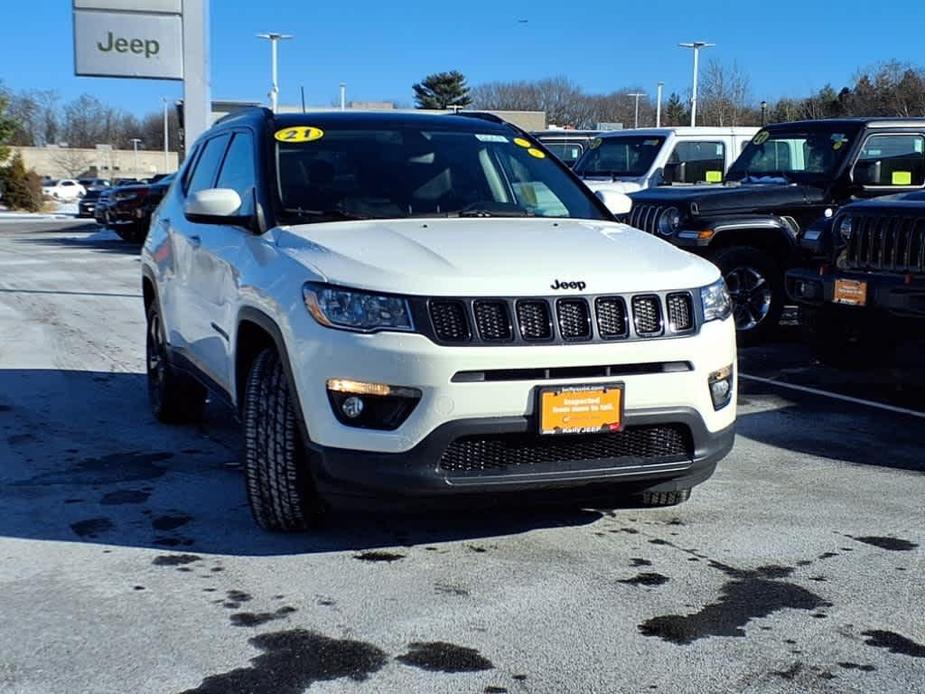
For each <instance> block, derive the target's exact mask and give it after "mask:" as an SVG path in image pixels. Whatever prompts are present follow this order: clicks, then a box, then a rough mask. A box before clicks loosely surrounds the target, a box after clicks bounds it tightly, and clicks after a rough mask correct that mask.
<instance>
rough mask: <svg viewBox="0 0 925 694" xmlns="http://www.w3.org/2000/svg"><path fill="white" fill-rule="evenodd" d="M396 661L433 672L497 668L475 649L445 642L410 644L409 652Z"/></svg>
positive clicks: (398, 657) (476, 670) (474, 670)
mask: <svg viewBox="0 0 925 694" xmlns="http://www.w3.org/2000/svg"><path fill="white" fill-rule="evenodd" d="M395 660H397V661H398V662H400V663H404V664H405V665H410V666H411V667H416V668H420V669H422V670H429V671H431V672H478V671H480V670H492V669H494V667H495V666H494V665H492V663H491V661H490V660H488V658H485V657H484V656H482V655H481V654H480V653H479V652H478V651H477V650H475V649H474V648H466V647H465V646H457V645H455V644H452V643H447V642H445V641H429V642H427V643H422V642H418V641H416V642H414V643H411V644H408V652H407V653H405V654H404V655H400V656H397V657H396V658H395Z"/></svg>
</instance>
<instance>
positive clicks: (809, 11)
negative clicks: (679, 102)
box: [0, 0, 925, 114]
mask: <svg viewBox="0 0 925 694" xmlns="http://www.w3.org/2000/svg"><path fill="white" fill-rule="evenodd" d="M888 5H889V12H879V11H878V12H874V11H871V10H870V5H869V3H862V2H859V1H856V0H846V1H843V2H839V3H837V4H836V3H830V2H822V1H819V0H803V1H802V2H795V1H792V0H777V1H776V2H773V3H771V2H751V3H747V2H741V1H740V2H725V1H724V0H714V1H713V2H691V1H685V2H669V1H667V0H646V1H637V0H620V1H619V2H609V3H604V2H598V3H587V4H584V5H581V4H580V3H575V4H574V5H570V4H569V3H565V2H562V1H561V0H558V1H557V2H552V1H549V0H542V1H536V0H534V1H533V2H528V1H527V0H508V1H507V2H498V1H497V0H494V1H491V2H488V1H485V0H468V1H466V2H442V1H441V0H434V1H431V2H406V1H401V0H390V1H389V2H383V1H382V0H350V2H344V1H343V0H341V1H339V2H308V1H304V0H300V1H299V2H295V1H294V0H212V27H211V39H212V95H213V98H232V99H249V100H261V99H265V95H266V92H267V89H268V86H269V85H268V81H269V47H268V45H267V43H266V42H265V41H260V40H258V39H256V38H255V37H254V34H255V33H257V32H260V31H284V32H288V33H292V34H295V36H296V38H295V39H294V40H292V41H288V42H285V43H284V44H282V46H281V51H280V84H281V93H280V102H281V103H286V104H290V103H291V104H296V103H298V101H299V86H300V85H302V86H304V87H305V90H306V94H307V101H308V102H309V103H310V104H316V105H328V104H330V103H332V101H334V100H335V99H336V98H337V90H338V88H337V85H338V83H339V82H341V81H343V82H346V83H347V84H348V98H350V99H352V100H378V99H385V100H397V101H400V102H404V103H407V104H410V103H411V101H412V98H411V84H412V83H413V82H415V81H418V80H420V79H421V78H422V77H423V76H425V75H426V74H428V73H430V72H436V71H442V70H450V69H459V70H461V71H462V72H463V73H465V74H466V76H467V77H468V78H469V82H470V84H478V83H480V82H486V81H492V80H513V79H538V78H542V77H547V76H552V75H558V74H564V75H567V76H569V77H570V78H572V79H573V80H574V81H575V82H577V83H578V84H579V85H581V86H582V87H583V88H585V89H586V90H588V91H590V92H605V91H609V90H612V89H617V88H620V87H623V86H631V85H638V86H641V87H642V88H643V89H645V90H647V91H650V92H651V93H653V94H654V91H655V83H656V82H658V81H659V80H661V81H664V82H665V83H666V93H667V92H670V91H672V90H677V91H679V92H683V91H684V90H685V89H687V88H688V87H689V84H690V69H691V65H690V52H689V51H686V50H683V49H680V48H677V47H676V44H677V43H678V42H679V41H690V40H695V39H696V40H707V41H711V42H715V43H717V44H718V46H717V47H716V48H713V49H710V50H709V51H708V52H707V53H706V54H705V57H706V58H709V57H713V58H716V59H719V60H721V61H723V62H728V63H731V62H732V61H737V62H738V63H739V65H740V66H741V67H742V68H743V69H744V70H745V71H746V72H747V73H748V74H749V75H750V78H751V90H752V94H753V97H754V98H755V99H756V100H760V99H762V98H766V99H769V100H770V99H773V98H776V97H779V96H799V95H804V94H806V93H808V92H809V91H811V90H812V89H815V88H818V87H821V86H823V85H824V84H826V83H827V82H831V83H832V84H833V85H835V86H836V87H839V86H841V85H843V84H845V83H847V82H848V81H849V80H850V79H851V76H852V75H853V74H854V72H855V71H856V69H857V68H858V67H861V66H867V65H870V64H873V63H877V62H880V61H883V60H887V59H891V58H896V59H898V60H901V61H909V62H913V63H919V64H925V50H922V46H923V43H922V39H921V36H922V33H921V32H922V27H923V26H925V3H923V2H922V1H921V0H893V1H891V2H889V3H888ZM882 7H885V5H882ZM37 8H41V11H36V10H37ZM3 14H4V24H3V29H2V31H0V66H2V67H0V79H2V81H3V82H4V84H5V85H6V86H7V87H10V88H13V89H24V88H37V89H56V90H57V91H58V92H60V94H61V95H62V97H63V98H65V99H69V98H72V97H74V96H77V95H79V94H80V93H83V92H88V93H91V94H93V95H95V96H98V97H99V98H101V99H103V100H105V101H108V102H110V103H112V104H114V105H117V106H120V107H123V108H125V109H127V110H129V111H132V112H134V113H139V114H140V113H146V112H149V111H154V110H157V109H158V108H159V107H160V98H161V96H166V97H168V98H171V99H173V98H178V97H179V96H180V95H181V87H180V83H177V82H165V81H141V80H138V81H136V80H125V79H101V78H88V77H75V76H74V74H73V71H74V65H73V48H72V20H71V2H70V0H32V2H19V1H16V2H12V1H10V0H7V2H4V12H3ZM521 19H526V20H528V21H527V23H520V22H518V20H521Z"/></svg>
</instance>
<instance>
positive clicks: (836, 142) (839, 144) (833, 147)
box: [832, 140, 845, 152]
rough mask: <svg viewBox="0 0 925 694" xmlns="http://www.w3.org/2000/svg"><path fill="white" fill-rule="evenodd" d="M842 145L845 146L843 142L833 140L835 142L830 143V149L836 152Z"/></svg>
mask: <svg viewBox="0 0 925 694" xmlns="http://www.w3.org/2000/svg"><path fill="white" fill-rule="evenodd" d="M844 144H845V141H844V140H835V142H833V143H832V149H834V150H835V151H836V152H837V151H838V150H840V149H841V148H842V147H843V146H844Z"/></svg>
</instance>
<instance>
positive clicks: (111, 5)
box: [74, 0, 183, 14]
mask: <svg viewBox="0 0 925 694" xmlns="http://www.w3.org/2000/svg"><path fill="white" fill-rule="evenodd" d="M74 9H75V10H115V11H117V12H163V13H165V14H182V12H183V0H74Z"/></svg>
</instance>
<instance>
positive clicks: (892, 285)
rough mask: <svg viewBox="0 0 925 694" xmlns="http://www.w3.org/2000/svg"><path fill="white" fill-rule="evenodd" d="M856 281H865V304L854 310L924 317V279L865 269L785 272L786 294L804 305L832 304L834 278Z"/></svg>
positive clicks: (801, 269) (796, 270)
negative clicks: (820, 272) (876, 272)
mask: <svg viewBox="0 0 925 694" xmlns="http://www.w3.org/2000/svg"><path fill="white" fill-rule="evenodd" d="M838 279H846V280H856V281H860V282H866V283H867V294H866V303H865V305H864V306H855V307H853V308H855V309H856V310H863V309H865V308H866V309H869V310H874V311H881V312H886V313H890V314H893V315H897V316H914V317H925V280H923V279H922V278H912V279H911V281H910V280H908V279H907V278H906V276H903V275H890V274H874V273H868V272H847V271H834V272H832V271H830V272H827V273H824V274H819V272H818V271H815V270H809V269H804V268H799V269H795V270H790V271H789V272H788V273H787V275H786V282H785V283H786V287H787V294H788V295H789V296H790V298H791V299H793V300H794V301H796V302H797V303H800V304H805V305H807V306H822V305H825V304H832V303H835V301H834V299H835V281H836V280H838Z"/></svg>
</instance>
